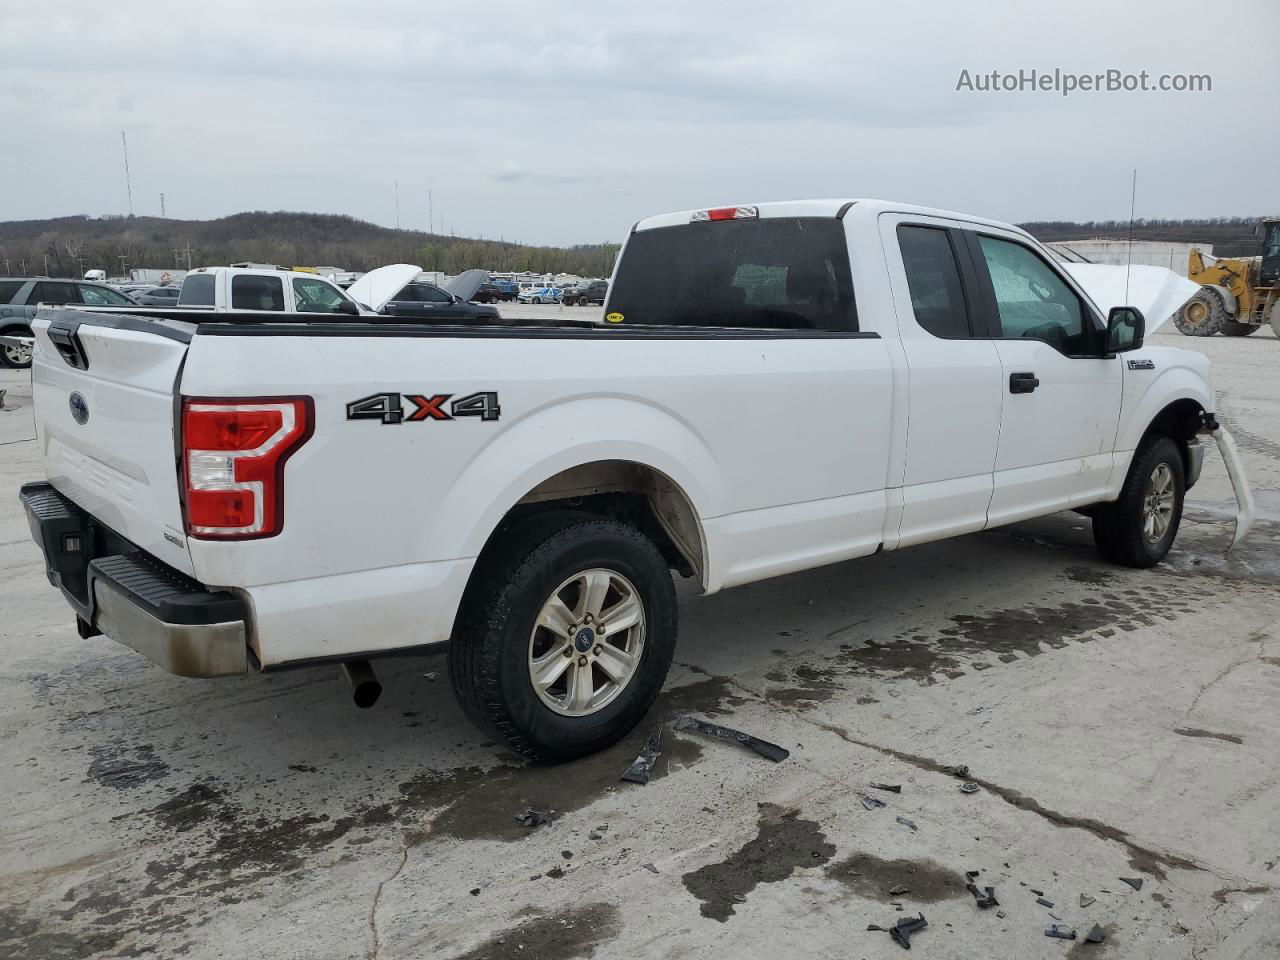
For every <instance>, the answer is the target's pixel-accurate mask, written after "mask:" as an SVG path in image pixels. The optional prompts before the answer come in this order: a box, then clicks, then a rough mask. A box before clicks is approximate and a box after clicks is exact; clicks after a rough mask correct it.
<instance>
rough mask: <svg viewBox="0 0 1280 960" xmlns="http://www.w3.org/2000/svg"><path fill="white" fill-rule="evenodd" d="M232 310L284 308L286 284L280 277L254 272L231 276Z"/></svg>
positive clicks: (279, 309) (272, 309)
mask: <svg viewBox="0 0 1280 960" xmlns="http://www.w3.org/2000/svg"><path fill="white" fill-rule="evenodd" d="M231 309H232V310H267V311H283V310H284V284H283V283H282V282H281V280H280V278H279V277H262V276H257V275H255V274H252V273H241V274H236V275H235V276H233V277H232V278H231Z"/></svg>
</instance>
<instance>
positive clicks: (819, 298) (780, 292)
mask: <svg viewBox="0 0 1280 960" xmlns="http://www.w3.org/2000/svg"><path fill="white" fill-rule="evenodd" d="M607 315H608V317H609V319H610V320H611V321H612V322H619V323H627V324H656V325H662V326H682V327H748V328H757V329H784V330H828V331H850V330H856V329H857V328H858V324H857V316H856V313H855V309H854V301H853V281H852V278H851V276H850V271H849V254H848V250H847V247H846V245H845V238H844V226H843V224H842V223H841V222H840V221H839V220H837V219H835V218H834V217H770V218H766V219H761V220H757V219H750V220H723V221H711V222H698V223H690V224H684V225H681V226H677V227H661V228H658V229H655V230H639V231H637V232H636V233H634V234H632V235H631V237H630V238H629V239H628V240H627V245H626V249H625V250H624V251H623V255H622V259H621V261H620V262H619V264H618V275H617V278H616V279H615V280H614V283H613V289H612V291H611V293H610V296H609V306H608V311H607Z"/></svg>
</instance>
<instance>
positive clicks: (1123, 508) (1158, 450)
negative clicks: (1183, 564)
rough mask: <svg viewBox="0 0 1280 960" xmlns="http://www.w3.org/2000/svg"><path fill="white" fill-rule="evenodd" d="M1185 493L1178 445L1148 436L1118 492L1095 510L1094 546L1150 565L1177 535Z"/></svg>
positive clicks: (1111, 556)
mask: <svg viewBox="0 0 1280 960" xmlns="http://www.w3.org/2000/svg"><path fill="white" fill-rule="evenodd" d="M1185 492H1186V480H1185V478H1184V474H1183V467H1182V453H1181V452H1180V451H1179V450H1178V445H1177V444H1176V443H1174V442H1173V441H1172V440H1170V439H1169V438H1168V437H1162V436H1155V437H1149V438H1148V439H1147V440H1145V441H1143V443H1142V445H1141V446H1140V447H1139V448H1138V450H1137V452H1136V453H1134V455H1133V463H1132V464H1130V465H1129V474H1128V476H1127V477H1126V478H1125V482H1124V487H1123V488H1122V489H1121V491H1120V497H1119V498H1118V499H1117V500H1116V501H1115V502H1114V503H1105V504H1098V505H1097V506H1096V507H1095V509H1094V513H1093V541H1094V543H1096V544H1097V546H1098V550H1099V551H1100V552H1101V553H1102V555H1103V556H1104V557H1106V558H1107V559H1108V560H1111V561H1112V562H1114V563H1122V564H1124V565H1125V566H1129V567H1154V566H1155V565H1156V564H1157V563H1159V562H1160V561H1161V560H1163V559H1164V558H1165V555H1166V554H1168V552H1169V548H1170V547H1172V546H1173V540H1174V538H1175V537H1176V536H1177V535H1178V524H1179V523H1180V522H1181V520H1182V498H1183V495H1184V494H1185Z"/></svg>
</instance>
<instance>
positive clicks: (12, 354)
mask: <svg viewBox="0 0 1280 960" xmlns="http://www.w3.org/2000/svg"><path fill="white" fill-rule="evenodd" d="M4 332H5V335H6V336H17V337H30V336H32V333H31V329H30V328H29V327H10V328H9V329H8V330H6V331H4ZM0 364H2V365H4V366H6V367H12V368H13V369H15V370H25V369H27V368H28V367H30V366H31V348H30V347H19V346H10V345H9V344H4V345H3V347H0Z"/></svg>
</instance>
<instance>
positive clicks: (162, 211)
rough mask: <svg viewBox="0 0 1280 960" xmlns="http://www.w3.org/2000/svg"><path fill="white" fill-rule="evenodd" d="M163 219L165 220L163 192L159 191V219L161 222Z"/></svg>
mask: <svg viewBox="0 0 1280 960" xmlns="http://www.w3.org/2000/svg"><path fill="white" fill-rule="evenodd" d="M164 218H165V217H164V192H163V191H161V193H160V219H161V220H163V219H164Z"/></svg>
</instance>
